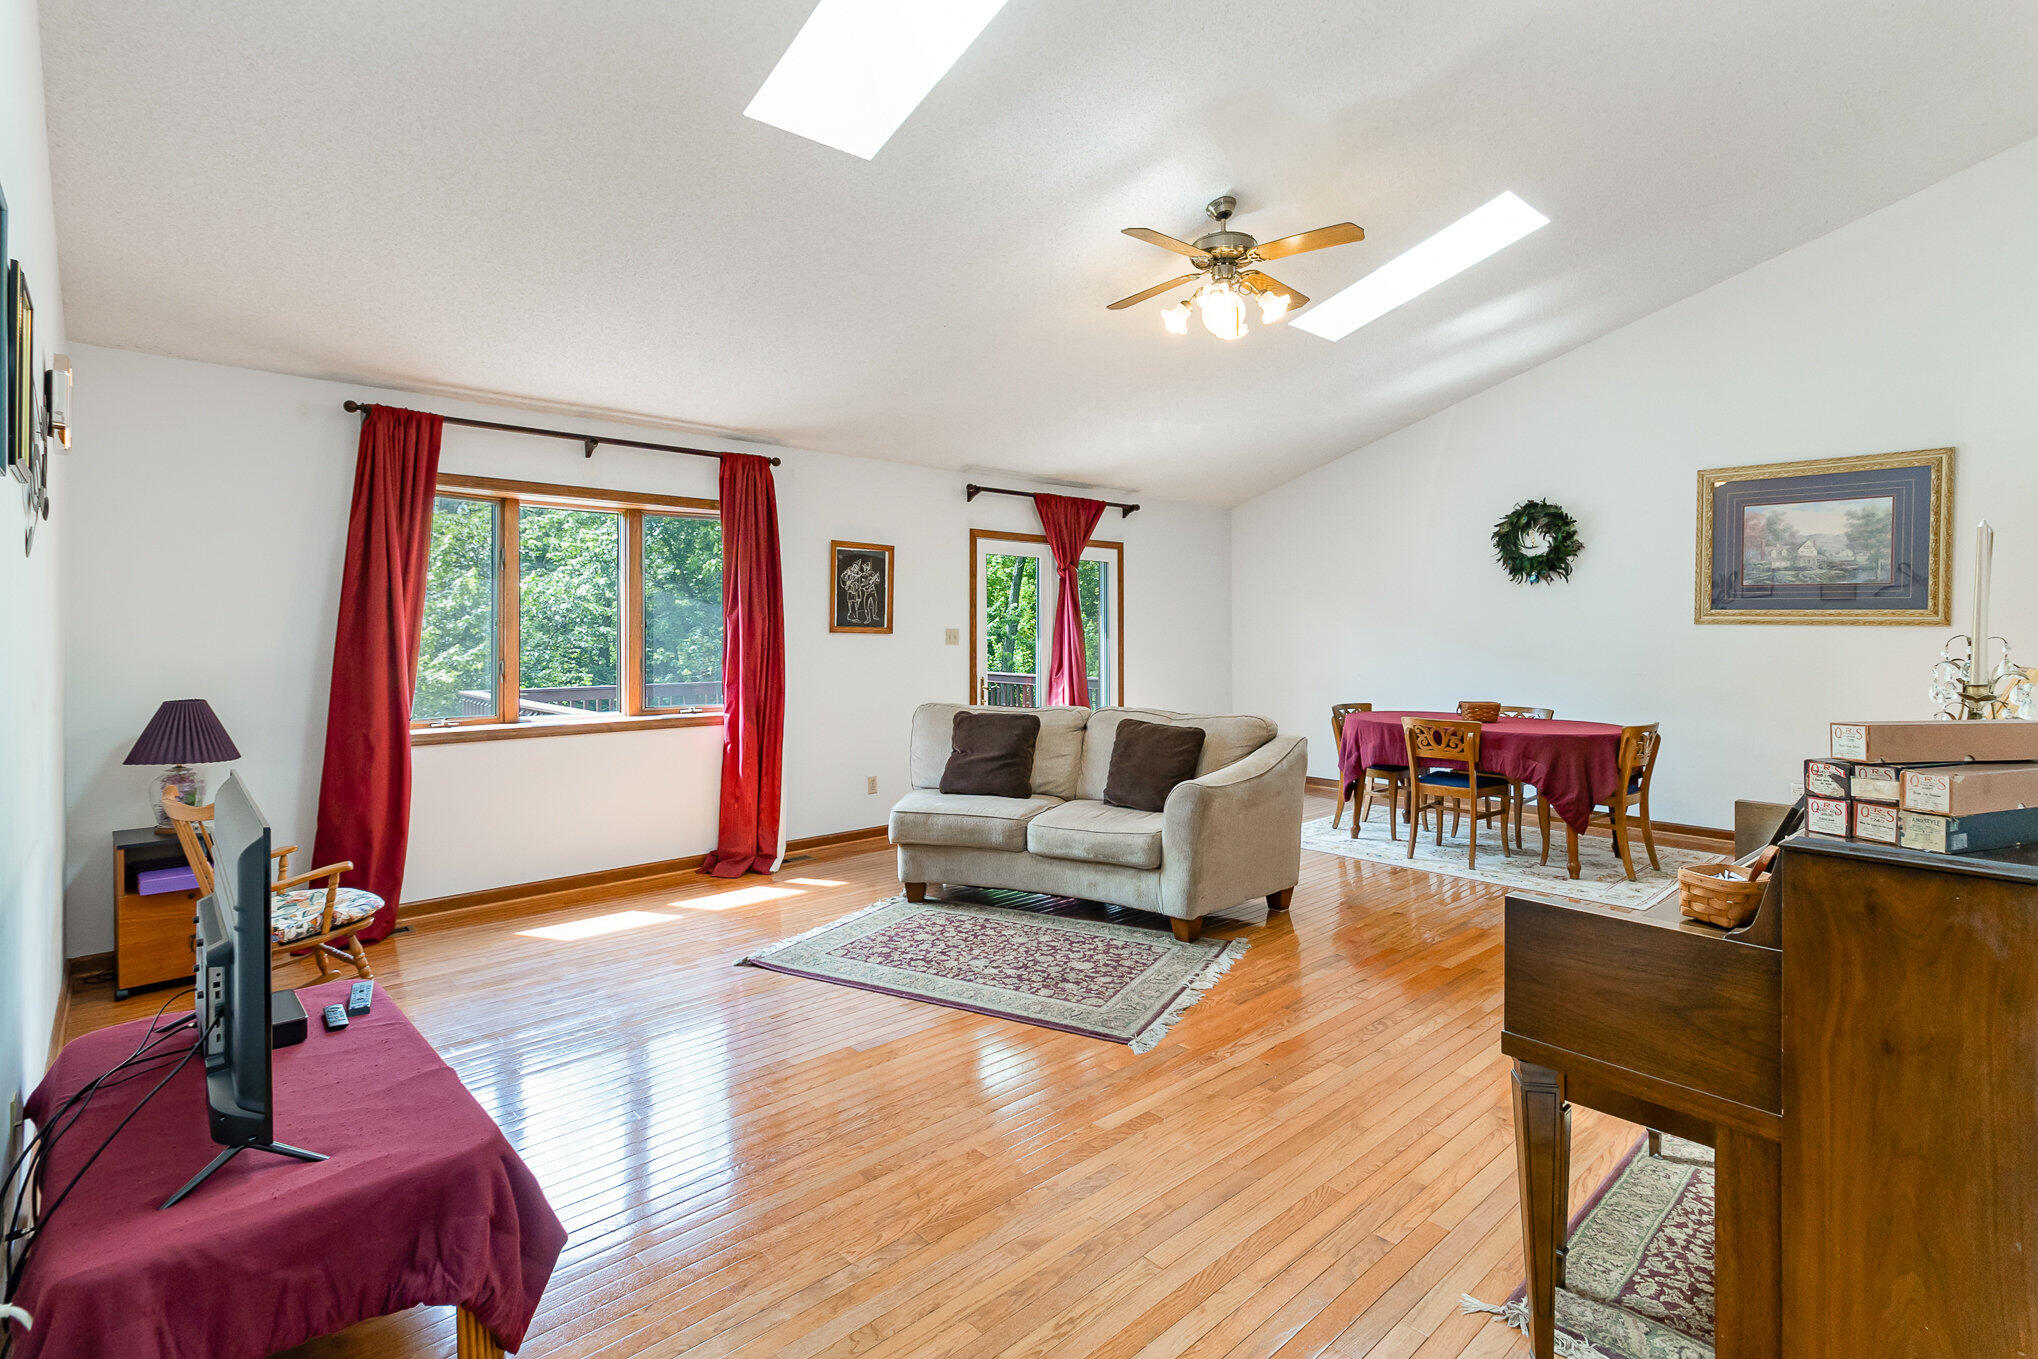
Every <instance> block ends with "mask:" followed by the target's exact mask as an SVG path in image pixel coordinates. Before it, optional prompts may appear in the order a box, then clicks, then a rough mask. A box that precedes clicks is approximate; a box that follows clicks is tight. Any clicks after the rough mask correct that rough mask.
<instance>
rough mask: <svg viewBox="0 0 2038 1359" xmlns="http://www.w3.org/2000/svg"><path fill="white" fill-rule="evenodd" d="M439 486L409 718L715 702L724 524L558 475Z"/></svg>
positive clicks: (527, 717) (620, 711)
mask: <svg viewBox="0 0 2038 1359" xmlns="http://www.w3.org/2000/svg"><path fill="white" fill-rule="evenodd" d="M458 480H463V481H466V482H468V483H469V484H473V483H474V482H475V481H476V479H458ZM480 484H484V485H485V484H487V483H480ZM442 488H444V490H443V493H442V494H440V495H439V496H438V498H437V499H436V501H435V502H434V505H433V513H432V536H431V546H430V557H429V564H428V570H427V576H426V584H425V606H424V619H423V627H422V631H421V635H420V638H419V653H418V675H417V687H416V690H415V694H414V700H413V708H412V721H413V723H414V724H415V725H435V724H436V725H444V724H446V723H449V722H450V723H476V722H493V723H502V722H516V721H521V722H534V721H569V722H570V721H573V720H576V719H583V720H584V719H589V718H598V717H602V716H610V717H614V716H638V715H645V714H655V713H658V712H669V711H676V710H683V709H693V708H712V707H717V706H719V705H720V704H721V702H722V525H721V521H720V520H719V519H717V518H715V517H714V516H713V513H712V510H711V508H708V507H705V506H704V507H702V508H701V509H691V510H666V509H661V508H659V507H658V506H657V504H656V503H655V501H656V498H653V497H647V498H646V500H647V501H652V502H654V503H638V502H636V501H634V500H633V499H632V498H630V497H626V496H620V495H615V494H613V493H606V492H597V491H582V490H579V489H578V488H572V487H564V486H561V487H544V488H538V489H539V490H541V491H542V492H544V493H545V495H544V498H543V499H538V498H537V497H535V496H533V495H530V494H528V493H525V494H501V495H493V494H482V493H469V492H467V491H466V489H465V487H464V486H455V487H450V488H445V484H444V483H442ZM559 501H564V502H567V503H555V502H559ZM667 503H674V502H670V501H668V502H667ZM678 503H690V502H678ZM633 613H634V614H635V616H634V617H633V616H632V614H633ZM512 618H513V619H514V620H515V624H516V625H515V626H514V627H511V626H508V625H507V624H506V623H505V622H504V621H503V620H505V619H512ZM505 676H514V677H515V683H514V686H513V687H511V688H510V689H509V691H508V692H505V683H504V677H505Z"/></svg>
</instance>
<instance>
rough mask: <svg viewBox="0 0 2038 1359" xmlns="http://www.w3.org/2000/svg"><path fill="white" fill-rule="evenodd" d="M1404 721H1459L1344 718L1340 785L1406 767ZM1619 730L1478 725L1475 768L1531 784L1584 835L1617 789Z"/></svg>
mask: <svg viewBox="0 0 2038 1359" xmlns="http://www.w3.org/2000/svg"><path fill="white" fill-rule="evenodd" d="M1404 717H1429V718H1445V719H1448V720H1451V721H1456V720H1458V715H1457V714H1456V713H1422V712H1365V713H1350V714H1348V715H1347V716H1346V717H1345V730H1344V740H1342V741H1340V742H1339V743H1338V751H1337V767H1338V773H1339V774H1340V776H1342V777H1343V779H1344V781H1345V786H1346V787H1350V786H1351V785H1352V784H1354V783H1356V782H1358V778H1359V772H1360V771H1361V770H1363V769H1364V768H1365V767H1366V766H1367V765H1401V764H1407V763H1408V743H1407V741H1406V739H1405V738H1404V737H1403V735H1402V731H1401V719H1402V718H1404ZM1620 732H1621V729H1620V728H1619V727H1618V726H1615V725H1614V724H1612V723H1610V722H1563V721H1559V720H1557V719H1555V718H1537V717H1503V718H1501V719H1499V720H1498V721H1495V722H1487V723H1484V724H1483V725H1482V726H1481V727H1480V731H1479V767H1480V768H1481V769H1483V770H1485V771H1486V772H1487V773H1489V774H1498V775H1500V776H1501V777H1502V778H1508V779H1514V780H1516V781H1517V782H1520V783H1526V784H1528V785H1530V786H1531V787H1533V788H1534V789H1535V790H1536V794H1537V796H1539V797H1541V798H1542V799H1544V800H1545V801H1546V802H1548V803H1549V804H1550V810H1551V811H1553V812H1555V813H1556V814H1557V815H1558V816H1560V817H1562V818H1563V819H1564V823H1565V824H1566V825H1568V826H1570V827H1571V828H1572V829H1573V830H1584V829H1585V823H1586V820H1587V819H1588V818H1589V817H1590V816H1591V815H1592V809H1593V808H1594V807H1595V806H1597V805H1599V804H1600V803H1603V802H1605V801H1606V800H1607V799H1608V798H1610V797H1612V796H1613V795H1614V794H1615V793H1616V792H1618V791H1619V790H1620Z"/></svg>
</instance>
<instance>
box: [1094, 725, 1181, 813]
mask: <svg viewBox="0 0 2038 1359" xmlns="http://www.w3.org/2000/svg"><path fill="white" fill-rule="evenodd" d="M1203 740H1204V736H1203V729H1202V728H1201V727H1178V726H1175V725H1173V724H1172V723H1167V722H1141V721H1138V720H1136V719H1130V718H1128V719H1127V720H1126V721H1123V722H1120V723H1119V724H1118V736H1117V739H1116V740H1115V741H1113V742H1112V745H1111V770H1110V773H1109V774H1108V775H1107V776H1106V778H1105V780H1104V801H1106V802H1108V803H1110V804H1111V805H1112V806H1114V807H1130V808H1132V809H1133V810H1134V811H1141V812H1157V811H1160V810H1161V809H1162V808H1163V807H1165V806H1167V805H1168V794H1169V793H1172V792H1173V791H1174V790H1175V785H1176V784H1178V783H1181V782H1183V781H1184V780H1186V779H1192V778H1194V777H1196V760H1197V757H1199V756H1200V755H1202V753H1203Z"/></svg>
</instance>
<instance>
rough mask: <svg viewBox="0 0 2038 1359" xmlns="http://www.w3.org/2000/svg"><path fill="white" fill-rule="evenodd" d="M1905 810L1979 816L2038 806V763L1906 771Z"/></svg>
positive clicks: (1960, 766) (1951, 766)
mask: <svg viewBox="0 0 2038 1359" xmlns="http://www.w3.org/2000/svg"><path fill="white" fill-rule="evenodd" d="M1903 785H1904V787H1903V801H1902V806H1903V809H1904V810H1905V811H1907V812H1936V813H1938V814H1939V815H1941V816H1976V815H1979V814H1980V813H1982V812H2010V811H2016V810H2017V809H2018V808H2020V807H2038V764H1956V765H1927V766H1924V767H1922V768H1918V769H1907V770H1905V771H1904V777H1903Z"/></svg>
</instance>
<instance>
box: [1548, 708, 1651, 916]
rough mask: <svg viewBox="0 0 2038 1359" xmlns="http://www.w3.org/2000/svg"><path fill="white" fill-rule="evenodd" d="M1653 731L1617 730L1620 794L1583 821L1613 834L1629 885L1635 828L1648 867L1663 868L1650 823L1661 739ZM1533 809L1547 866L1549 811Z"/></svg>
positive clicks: (1647, 728)
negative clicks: (1651, 789)
mask: <svg viewBox="0 0 2038 1359" xmlns="http://www.w3.org/2000/svg"><path fill="white" fill-rule="evenodd" d="M1656 727H1657V724H1656V723H1654V722H1650V723H1648V724H1646V725H1644V726H1639V727H1622V728H1621V729H1620V755H1619V757H1618V758H1619V762H1620V784H1619V791H1618V792H1616V793H1614V795H1613V796H1612V797H1610V798H1607V799H1605V800H1604V801H1602V802H1601V803H1600V804H1599V805H1598V806H1596V807H1594V808H1593V809H1592V813H1591V815H1590V816H1588V817H1587V818H1586V827H1587V829H1590V828H1591V827H1593V826H1605V827H1606V828H1607V829H1608V830H1609V831H1611V832H1612V834H1613V845H1614V848H1615V849H1617V850H1619V851H1620V861H1621V866H1622V867H1624V868H1626V869H1627V871H1628V881H1629V882H1633V881H1634V880H1635V858H1634V854H1633V852H1632V850H1631V849H1630V847H1629V842H1628V838H1629V834H1630V831H1631V829H1632V828H1633V827H1635V826H1640V828H1641V831H1642V847H1643V848H1644V849H1646V850H1647V851H1648V852H1649V867H1651V868H1654V869H1659V870H1660V869H1661V868H1662V867H1663V865H1662V864H1661V863H1660V862H1658V860H1657V858H1656V826H1655V823H1654V822H1653V821H1651V820H1650V819H1649V784H1650V782H1651V781H1653V780H1654V779H1655V777H1656V757H1657V756H1658V755H1660V754H1661V753H1662V750H1663V737H1662V735H1661V733H1659V732H1658V731H1657V730H1656ZM1536 805H1537V809H1538V818H1537V819H1538V820H1539V821H1540V822H1541V823H1542V827H1543V862H1544V863H1548V862H1549V861H1550V811H1549V808H1548V807H1546V806H1543V804H1542V800H1541V799H1540V798H1539V799H1537V803H1536ZM1630 808H1632V809H1633V810H1632V811H1631V810H1630Z"/></svg>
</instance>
